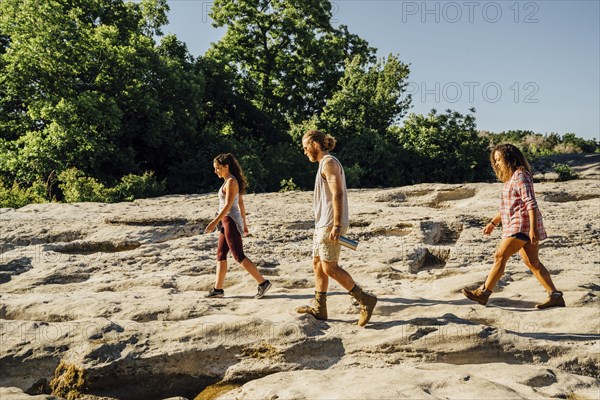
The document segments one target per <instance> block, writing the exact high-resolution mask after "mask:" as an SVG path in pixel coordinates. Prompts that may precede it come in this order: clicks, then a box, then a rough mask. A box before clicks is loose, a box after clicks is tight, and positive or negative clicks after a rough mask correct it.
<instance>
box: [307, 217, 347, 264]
mask: <svg viewBox="0 0 600 400" xmlns="http://www.w3.org/2000/svg"><path fill="white" fill-rule="evenodd" d="M331 228H332V227H331V226H324V227H322V228H315V233H314V235H313V247H312V255H313V258H315V257H319V258H320V259H321V260H323V261H338V260H339V259H340V253H341V250H342V245H341V244H340V243H339V242H338V243H333V242H332V241H331V240H329V233H330V232H331ZM346 231H348V227H347V226H343V227H342V230H341V233H340V235H344V234H346Z"/></svg>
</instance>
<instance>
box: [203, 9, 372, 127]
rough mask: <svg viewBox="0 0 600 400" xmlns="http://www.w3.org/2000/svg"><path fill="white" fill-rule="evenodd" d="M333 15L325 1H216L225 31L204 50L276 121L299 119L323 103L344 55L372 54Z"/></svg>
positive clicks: (216, 15) (216, 19)
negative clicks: (337, 25)
mask: <svg viewBox="0 0 600 400" xmlns="http://www.w3.org/2000/svg"><path fill="white" fill-rule="evenodd" d="M331 15H332V14H331V3H330V2H329V1H328V0H241V1H230V0H216V1H215V2H214V3H213V4H212V9H211V17H212V18H213V20H214V25H215V26H216V27H223V26H227V32H226V33H225V35H224V37H223V38H222V39H221V40H220V41H219V42H217V43H216V44H215V45H214V46H213V48H212V49H211V50H210V51H209V52H208V54H207V55H208V56H209V57H211V58H214V59H219V60H223V61H224V63H225V65H227V67H228V68H230V69H232V70H234V71H235V72H236V76H237V77H238V81H237V82H236V85H235V89H236V91H237V92H238V93H240V94H241V95H242V96H243V97H245V98H247V99H251V100H252V102H253V103H254V104H255V105H256V106H257V107H258V108H259V109H260V110H262V111H264V112H266V113H268V114H269V115H271V117H272V118H273V120H274V122H275V124H276V125H277V124H279V125H280V126H282V127H286V126H287V124H288V122H292V123H299V122H301V121H303V120H305V119H308V118H309V117H310V116H311V115H313V114H314V113H316V112H319V111H320V110H321V109H322V108H323V106H324V105H325V102H326V100H327V99H328V98H330V97H331V95H332V93H333V92H334V91H335V90H336V85H337V82H338V80H339V78H340V77H341V76H342V75H343V66H344V60H345V59H346V58H347V57H352V56H354V55H358V54H359V55H362V56H363V57H364V58H365V59H368V60H370V59H372V58H373V54H374V50H373V49H372V48H370V47H369V46H368V44H367V43H366V42H365V41H364V40H363V39H361V38H359V37H358V36H356V35H353V34H350V33H349V32H348V29H347V27H346V26H343V25H341V26H340V27H338V28H334V27H333V26H332V25H331Z"/></svg>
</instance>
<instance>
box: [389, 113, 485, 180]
mask: <svg viewBox="0 0 600 400" xmlns="http://www.w3.org/2000/svg"><path fill="white" fill-rule="evenodd" d="M470 111H471V114H467V115H462V114H460V113H458V112H456V111H452V110H446V112H445V113H443V114H438V113H437V111H436V110H435V109H434V110H431V112H430V113H429V114H428V115H421V114H418V115H417V114H410V115H409V116H408V118H407V119H406V120H405V121H404V125H403V126H402V127H398V128H394V129H393V131H394V132H395V134H396V135H397V137H398V140H399V141H400V143H401V145H402V147H403V148H404V149H405V150H406V151H408V152H409V153H411V157H412V161H411V163H410V168H411V169H410V171H409V174H410V177H411V179H410V181H411V182H412V183H418V182H450V183H452V182H472V181H477V180H486V179H489V178H491V167H490V165H489V148H488V142H487V140H486V139H485V138H484V137H483V136H480V135H479V134H478V132H477V129H476V124H475V115H474V113H475V109H471V110H470Z"/></svg>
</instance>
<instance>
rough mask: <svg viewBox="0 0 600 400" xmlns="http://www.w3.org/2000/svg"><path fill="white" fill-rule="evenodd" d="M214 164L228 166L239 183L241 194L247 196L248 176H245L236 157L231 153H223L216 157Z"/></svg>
mask: <svg viewBox="0 0 600 400" xmlns="http://www.w3.org/2000/svg"><path fill="white" fill-rule="evenodd" d="M213 162H215V163H217V164H219V165H228V166H229V172H230V173H231V175H233V176H235V179H236V180H237V181H238V186H239V188H240V193H241V194H245V193H246V190H247V189H248V180H247V179H246V175H244V171H243V170H242V167H241V166H240V163H239V162H238V160H237V159H236V158H235V156H234V155H233V154H231V153H222V154H219V155H218V156H216V157H215V159H214V160H213Z"/></svg>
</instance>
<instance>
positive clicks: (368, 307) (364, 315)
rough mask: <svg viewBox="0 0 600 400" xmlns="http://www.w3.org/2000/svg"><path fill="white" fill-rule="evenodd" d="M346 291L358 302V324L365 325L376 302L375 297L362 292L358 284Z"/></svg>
mask: <svg viewBox="0 0 600 400" xmlns="http://www.w3.org/2000/svg"><path fill="white" fill-rule="evenodd" d="M348 293H349V294H350V296H352V297H354V298H355V299H356V300H357V301H358V302H359V303H360V317H359V318H358V325H359V326H365V325H366V324H367V322H369V320H370V319H371V315H373V310H374V309H375V304H377V297H376V296H374V295H372V294H369V293H366V292H364V291H363V290H362V289H361V287H360V286H358V285H355V286H354V288H353V289H352V290H351V291H349V292H348Z"/></svg>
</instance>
